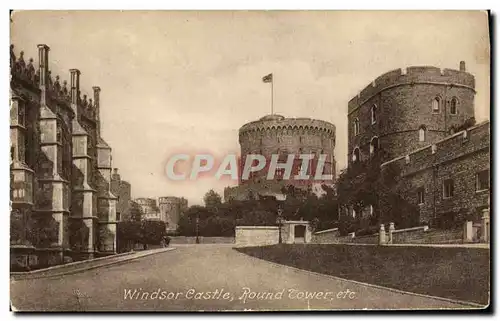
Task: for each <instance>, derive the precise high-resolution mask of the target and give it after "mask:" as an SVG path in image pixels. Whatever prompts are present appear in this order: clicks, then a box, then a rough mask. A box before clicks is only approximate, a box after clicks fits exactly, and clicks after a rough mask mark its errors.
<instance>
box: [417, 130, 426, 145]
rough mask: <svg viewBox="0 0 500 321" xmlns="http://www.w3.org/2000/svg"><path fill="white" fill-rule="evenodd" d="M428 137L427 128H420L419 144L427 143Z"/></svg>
mask: <svg viewBox="0 0 500 321" xmlns="http://www.w3.org/2000/svg"><path fill="white" fill-rule="evenodd" d="M426 136H427V128H425V126H420V128H419V129H418V141H419V142H425V140H426V138H427V137H426Z"/></svg>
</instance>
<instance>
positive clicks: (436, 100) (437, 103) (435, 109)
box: [432, 97, 441, 113]
mask: <svg viewBox="0 0 500 321" xmlns="http://www.w3.org/2000/svg"><path fill="white" fill-rule="evenodd" d="M440 105H441V99H440V98H439V97H436V98H434V99H433V100H432V112H433V113H439V107H440Z"/></svg>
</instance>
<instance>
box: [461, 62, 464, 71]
mask: <svg viewBox="0 0 500 321" xmlns="http://www.w3.org/2000/svg"><path fill="white" fill-rule="evenodd" d="M460 71H465V61H460Z"/></svg>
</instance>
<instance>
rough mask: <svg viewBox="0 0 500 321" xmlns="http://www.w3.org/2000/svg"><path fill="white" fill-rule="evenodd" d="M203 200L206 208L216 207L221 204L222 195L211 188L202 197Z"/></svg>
mask: <svg viewBox="0 0 500 321" xmlns="http://www.w3.org/2000/svg"><path fill="white" fill-rule="evenodd" d="M203 202H204V203H205V207H206V208H210V209H217V208H218V207H219V206H220V205H221V204H222V197H221V196H220V195H219V194H218V193H217V192H215V191H214V190H213V189H211V190H209V191H208V192H207V193H206V194H205V196H204V197H203Z"/></svg>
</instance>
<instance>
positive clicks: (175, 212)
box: [158, 196, 188, 233]
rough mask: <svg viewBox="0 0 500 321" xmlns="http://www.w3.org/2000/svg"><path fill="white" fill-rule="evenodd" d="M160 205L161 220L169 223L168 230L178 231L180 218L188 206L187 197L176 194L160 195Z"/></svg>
mask: <svg viewBox="0 0 500 321" xmlns="http://www.w3.org/2000/svg"><path fill="white" fill-rule="evenodd" d="M158 207H159V209H160V217H161V220H162V221H164V222H165V223H166V224H167V232H171V233H174V232H176V231H177V227H178V226H179V219H180V217H181V216H182V215H183V214H184V213H185V212H186V210H187V208H188V201H187V199H185V198H183V197H175V196H165V197H160V198H158Z"/></svg>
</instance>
